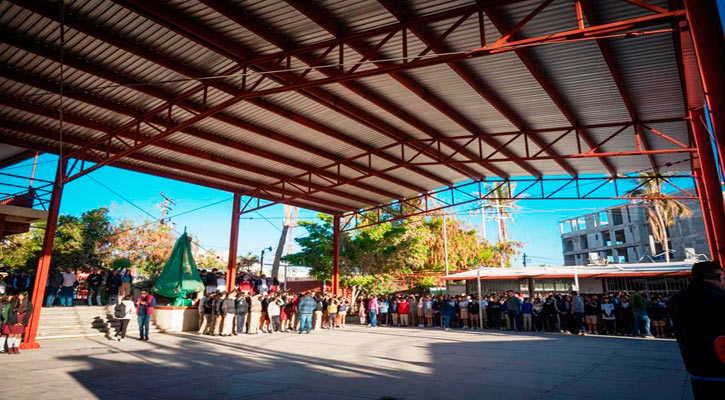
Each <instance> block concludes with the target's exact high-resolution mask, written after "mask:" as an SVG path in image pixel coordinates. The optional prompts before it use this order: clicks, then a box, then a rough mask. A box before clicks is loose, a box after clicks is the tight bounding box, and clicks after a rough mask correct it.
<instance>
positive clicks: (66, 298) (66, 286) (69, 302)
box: [60, 268, 76, 307]
mask: <svg viewBox="0 0 725 400" xmlns="http://www.w3.org/2000/svg"><path fill="white" fill-rule="evenodd" d="M75 287H76V274H74V273H73V272H71V270H70V268H66V270H65V272H63V285H62V286H61V287H60V305H62V306H66V307H71V306H73V289H75Z"/></svg>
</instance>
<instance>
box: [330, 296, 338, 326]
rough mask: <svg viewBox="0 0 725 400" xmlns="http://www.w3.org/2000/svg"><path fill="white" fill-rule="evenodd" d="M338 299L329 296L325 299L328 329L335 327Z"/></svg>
mask: <svg viewBox="0 0 725 400" xmlns="http://www.w3.org/2000/svg"><path fill="white" fill-rule="evenodd" d="M337 309H338V301H337V299H336V298H331V299H329V300H328V301H327V318H328V320H329V322H328V325H329V329H335V320H336V319H337Z"/></svg>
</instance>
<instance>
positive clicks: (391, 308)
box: [388, 297, 400, 326]
mask: <svg viewBox="0 0 725 400" xmlns="http://www.w3.org/2000/svg"><path fill="white" fill-rule="evenodd" d="M388 312H389V313H390V317H391V319H392V320H393V322H392V325H393V326H398V317H399V315H400V314H398V298H397V297H393V298H392V299H390V304H388Z"/></svg>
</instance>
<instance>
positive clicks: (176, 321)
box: [153, 306, 199, 332]
mask: <svg viewBox="0 0 725 400" xmlns="http://www.w3.org/2000/svg"><path fill="white" fill-rule="evenodd" d="M153 321H154V324H156V326H157V327H158V328H159V329H160V330H161V331H162V332H186V331H195V330H197V329H199V311H198V307H173V306H160V307H155V308H154V314H153Z"/></svg>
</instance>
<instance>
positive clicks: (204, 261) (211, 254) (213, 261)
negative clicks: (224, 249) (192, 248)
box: [194, 250, 227, 270]
mask: <svg viewBox="0 0 725 400" xmlns="http://www.w3.org/2000/svg"><path fill="white" fill-rule="evenodd" d="M194 261H195V262H196V268H198V269H200V270H201V269H207V270H212V269H214V268H216V269H227V265H226V264H225V263H224V261H222V260H221V259H220V258H219V256H218V255H217V254H216V252H215V251H214V250H207V251H205V252H204V253H202V254H200V255H199V256H197V257H195V260H194Z"/></svg>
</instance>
